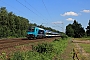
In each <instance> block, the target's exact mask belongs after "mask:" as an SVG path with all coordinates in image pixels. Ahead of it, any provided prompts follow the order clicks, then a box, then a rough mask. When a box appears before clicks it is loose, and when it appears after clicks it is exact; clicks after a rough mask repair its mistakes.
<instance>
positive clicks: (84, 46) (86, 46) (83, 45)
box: [80, 44, 90, 54]
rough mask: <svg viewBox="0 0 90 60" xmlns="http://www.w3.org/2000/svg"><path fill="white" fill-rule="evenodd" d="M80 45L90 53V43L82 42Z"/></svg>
mask: <svg viewBox="0 0 90 60" xmlns="http://www.w3.org/2000/svg"><path fill="white" fill-rule="evenodd" d="M80 46H81V47H82V48H83V49H84V50H85V51H86V53H89V54H90V44H80Z"/></svg>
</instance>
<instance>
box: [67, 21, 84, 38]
mask: <svg viewBox="0 0 90 60" xmlns="http://www.w3.org/2000/svg"><path fill="white" fill-rule="evenodd" d="M66 34H67V35H68V36H70V37H75V38H79V37H83V36H84V35H85V30H84V28H83V27H82V25H81V24H80V23H78V22H77V21H76V20H74V22H73V24H69V25H68V26H66Z"/></svg>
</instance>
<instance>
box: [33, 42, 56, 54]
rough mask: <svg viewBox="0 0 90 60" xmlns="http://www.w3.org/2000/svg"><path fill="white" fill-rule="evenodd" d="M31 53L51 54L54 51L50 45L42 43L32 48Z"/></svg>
mask: <svg viewBox="0 0 90 60" xmlns="http://www.w3.org/2000/svg"><path fill="white" fill-rule="evenodd" d="M33 51H36V52H39V53H51V52H53V51H54V49H53V45H52V44H47V43H42V44H38V45H37V46H33Z"/></svg>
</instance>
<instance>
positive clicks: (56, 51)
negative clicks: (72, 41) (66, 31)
mask: <svg viewBox="0 0 90 60" xmlns="http://www.w3.org/2000/svg"><path fill="white" fill-rule="evenodd" d="M67 44H68V40H67V39H59V40H54V41H53V42H51V43H44V44H42V43H41V44H39V45H37V46H34V47H35V48H36V50H32V51H26V52H21V51H19V52H15V53H13V54H12V55H11V56H10V57H9V58H10V60H53V59H54V60H55V59H57V60H61V58H60V55H61V54H62V53H63V52H64V50H65V48H66V47H67ZM43 47H44V48H43ZM44 49H45V50H44ZM52 49H53V50H52ZM37 50H38V51H39V52H38V51H37ZM41 51H43V53H42V52H41ZM3 58H4V57H3ZM3 60H4V59H3Z"/></svg>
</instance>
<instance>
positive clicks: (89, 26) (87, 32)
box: [86, 20, 90, 36]
mask: <svg viewBox="0 0 90 60" xmlns="http://www.w3.org/2000/svg"><path fill="white" fill-rule="evenodd" d="M86 34H87V36H90V20H89V23H88V26H87V28H86Z"/></svg>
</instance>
